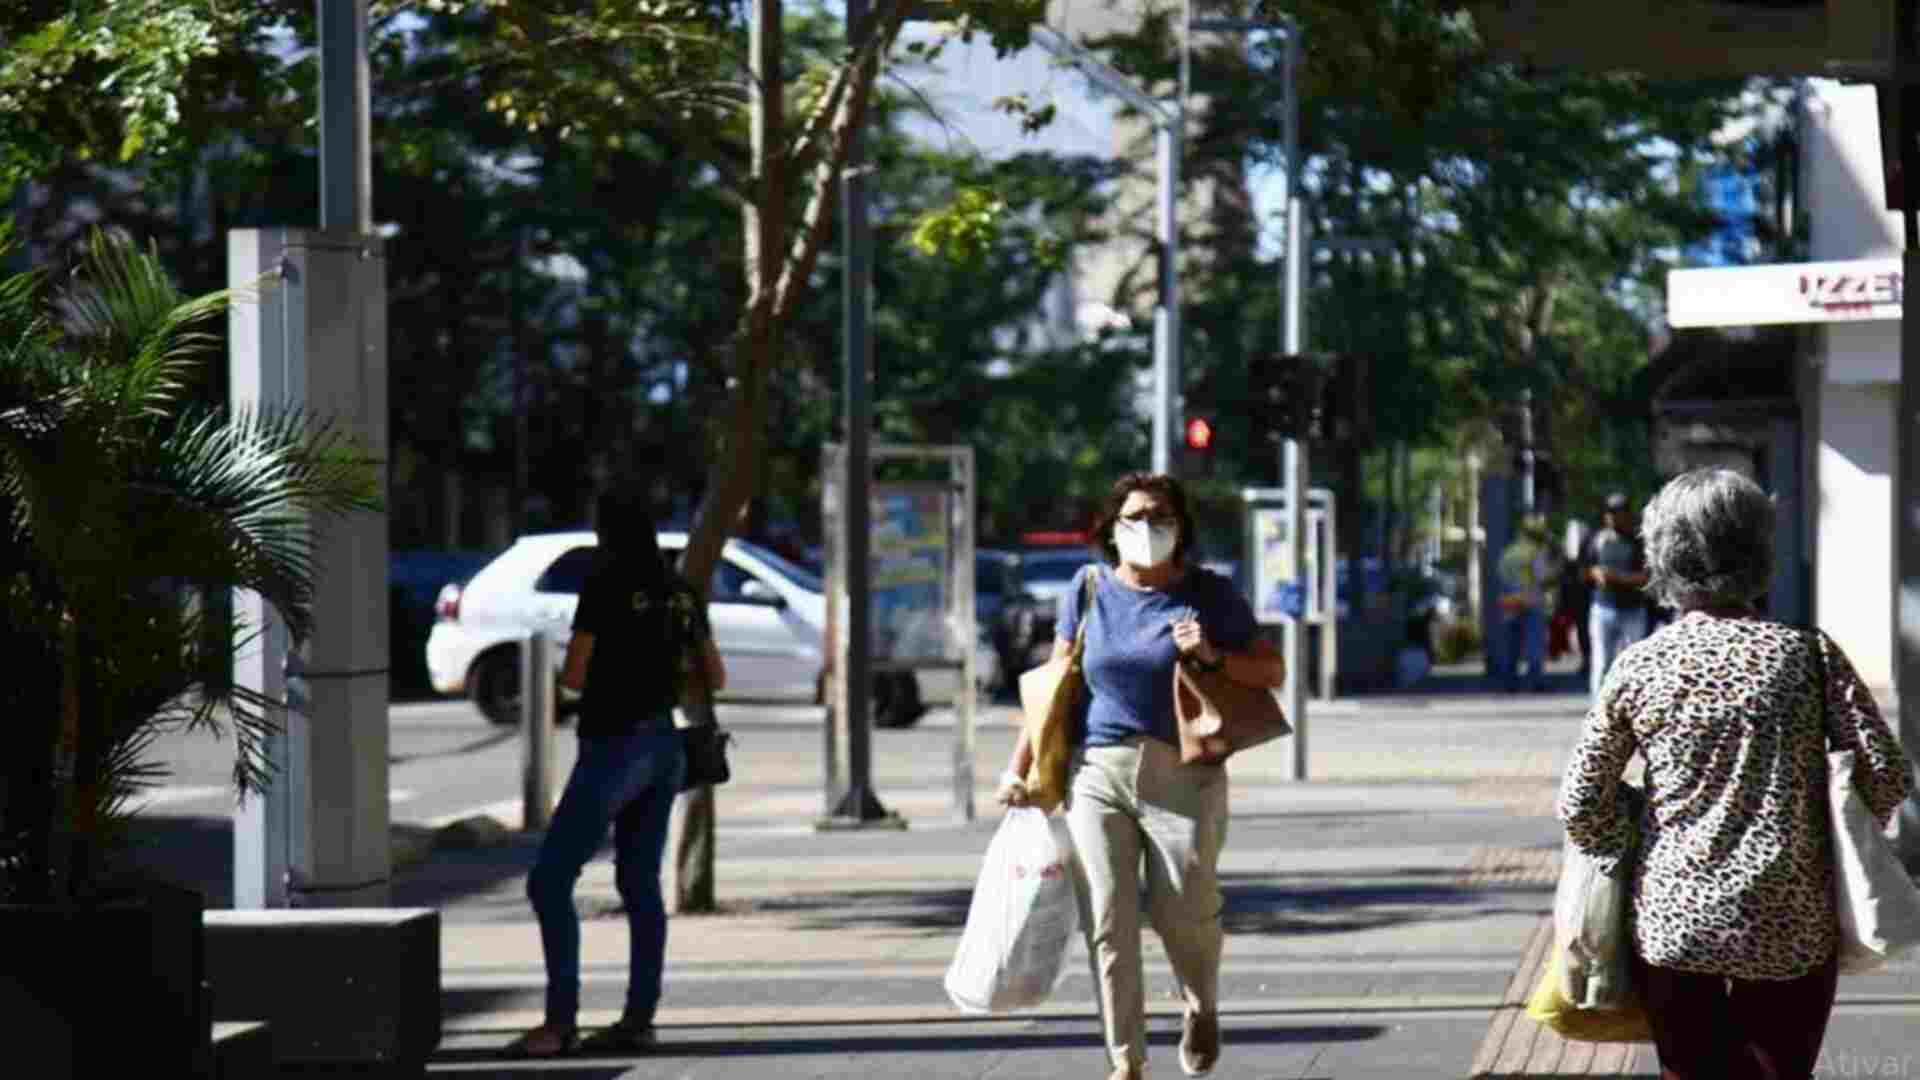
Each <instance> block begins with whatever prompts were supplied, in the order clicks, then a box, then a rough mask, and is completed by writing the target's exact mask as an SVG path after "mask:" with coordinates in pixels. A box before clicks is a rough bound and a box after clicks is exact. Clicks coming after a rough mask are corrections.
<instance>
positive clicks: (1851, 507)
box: [1814, 383, 1895, 688]
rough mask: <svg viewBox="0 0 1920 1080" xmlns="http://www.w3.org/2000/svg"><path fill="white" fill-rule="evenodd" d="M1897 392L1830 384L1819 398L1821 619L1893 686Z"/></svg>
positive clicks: (1865, 674)
mask: <svg viewBox="0 0 1920 1080" xmlns="http://www.w3.org/2000/svg"><path fill="white" fill-rule="evenodd" d="M1894 390H1895V388H1894V387H1891V386H1886V385H1874V386H1835V385H1833V384H1831V383H1829V384H1828V385H1827V386H1826V388H1825V390H1824V392H1823V393H1822V395H1821V401H1820V462H1819V478H1820V498H1819V502H1818V504H1817V513H1818V515H1819V516H1818V527H1817V539H1816V541H1815V543H1816V544H1817V548H1816V555H1815V559H1814V573H1815V574H1816V575H1818V577H1819V579H1820V587H1819V590H1818V599H1817V601H1816V607H1815V609H1814V611H1815V619H1816V620H1817V621H1818V622H1819V624H1820V626H1821V627H1822V628H1824V629H1825V630H1826V631H1827V632H1828V633H1830V634H1832V635H1833V636H1834V639H1835V640H1836V641H1838V642H1839V643H1840V646H1841V648H1843V649H1845V650H1846V651H1847V655H1848V657H1850V658H1851V659H1852V660H1853V664H1854V667H1855V668H1857V669H1858V670H1859V672H1860V677H1861V678H1862V679H1864V680H1865V681H1866V683H1867V685H1868V686H1871V687H1875V688H1885V687H1890V686H1892V685H1893V606H1892V603H1891V602H1890V600H1889V597H1890V596H1891V595H1892V589H1893V530H1892V525H1891V523H1890V521H1889V519H1888V513H1889V508H1890V507H1891V505H1892V499H1893V488H1892V464H1893V455H1892V449H1891V448H1892V445H1893V394H1894Z"/></svg>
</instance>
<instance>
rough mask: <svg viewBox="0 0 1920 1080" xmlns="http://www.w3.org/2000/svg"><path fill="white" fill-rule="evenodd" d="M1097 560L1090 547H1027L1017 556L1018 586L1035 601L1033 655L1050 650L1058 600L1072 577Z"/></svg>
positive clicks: (1068, 586)
mask: <svg viewBox="0 0 1920 1080" xmlns="http://www.w3.org/2000/svg"><path fill="white" fill-rule="evenodd" d="M1098 561H1099V559H1098V558H1097V557H1096V556H1095V555H1094V553H1093V551H1092V550H1091V549H1090V548H1086V547H1078V546H1075V547H1037V548H1027V549H1025V550H1023V551H1022V552H1021V553H1020V587H1021V589H1022V590H1024V591H1025V592H1026V594H1027V595H1028V596H1031V597H1033V601H1034V612H1033V634H1032V638H1031V647H1032V648H1033V649H1034V650H1035V654H1036V655H1037V654H1038V651H1039V650H1040V649H1043V648H1044V649H1051V648H1052V647H1053V624H1054V620H1055V619H1056V618H1058V617H1059V614H1060V599H1061V597H1063V596H1065V595H1066V593H1067V590H1068V589H1070V588H1072V587H1073V576H1074V575H1075V574H1077V573H1079V572H1080V568H1081V567H1083V566H1088V565H1091V564H1093V563H1095V562H1098ZM1029 659H1030V660H1031V657H1030V658H1029ZM1042 659H1044V657H1042ZM1022 670H1024V668H1023V669H1022Z"/></svg>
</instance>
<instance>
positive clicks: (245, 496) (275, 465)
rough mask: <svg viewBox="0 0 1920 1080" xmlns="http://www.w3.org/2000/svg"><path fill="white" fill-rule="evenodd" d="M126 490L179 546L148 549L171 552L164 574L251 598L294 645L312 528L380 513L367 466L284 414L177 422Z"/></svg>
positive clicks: (302, 621) (353, 452)
mask: <svg viewBox="0 0 1920 1080" xmlns="http://www.w3.org/2000/svg"><path fill="white" fill-rule="evenodd" d="M134 481H135V484H136V485H137V487H138V489H139V490H140V492H141V493H142V495H143V496H144V506H145V509H144V510H143V513H142V516H143V517H144V518H146V520H147V521H148V522H149V524H150V526H151V528H152V529H153V530H154V531H155V532H156V533H159V532H164V531H166V530H172V531H174V532H175V533H176V534H177V535H175V536H174V537H171V538H169V539H175V540H180V541H187V542H186V543H178V544H169V545H168V547H167V548H165V549H158V548H156V549H155V550H166V551H169V552H177V553H178V561H177V562H175V563H174V564H172V565H170V566H169V568H168V572H169V573H170V574H171V575H173V576H178V577H183V578H187V579H189V580H193V581H197V582H202V583H205V584H213V585H221V586H225V587H230V588H241V589H249V590H252V591H254V592H257V593H259V594H260V595H261V596H262V597H263V598H265V599H266V600H267V602H268V603H270V604H272V605H273V606H274V608H275V609H276V610H277V611H279V613H280V615H281V617H282V618H283V619H285V620H286V622H287V625H288V627H289V629H290V630H292V631H293V633H294V636H295V637H296V638H301V637H304V636H305V635H306V633H307V632H308V630H309V621H310V619H309V613H310V607H311V598H312V581H313V576H314V575H313V571H314V566H313V540H312V532H313V527H314V525H315V523H316V521H317V520H318V519H321V518H325V517H331V516H335V515H340V514H346V513H351V512H354V511H374V510H378V509H379V508H380V506H381V502H380V492H379V481H378V474H377V472H376V471H375V470H374V468H373V467H372V461H371V459H369V458H368V457H367V456H366V455H365V454H363V453H361V452H359V451H358V450H357V449H356V448H355V447H354V445H353V444H352V442H351V441H350V440H349V439H348V438H347V437H346V435H345V434H344V432H342V431H341V430H340V429H339V428H337V427H334V426H333V425H331V424H328V423H326V422H323V421H316V420H314V419H312V418H311V417H309V416H307V415H306V414H304V413H301V412H298V411H292V410H278V411H269V412H253V411H246V412H242V413H239V414H237V415H234V416H232V417H230V418H226V417H221V416H219V415H217V414H210V415H207V416H204V417H201V418H199V419H198V420H190V421H187V422H183V423H182V424H181V425H180V426H179V427H178V428H177V429H176V430H175V431H174V432H173V433H172V434H171V435H170V436H169V437H168V438H167V439H166V440H165V441H164V442H163V443H162V445H161V446H160V447H159V452H158V453H156V454H155V455H153V457H152V459H151V461H150V462H149V464H148V467H147V468H146V469H143V470H141V471H140V473H138V474H137V475H136V477H135V478H134ZM154 539H156V540H157V539H161V537H158V536H156V537H155V538H154ZM149 546H151V545H149ZM169 557H170V556H164V555H163V556H162V559H163V560H165V559H168V558H169Z"/></svg>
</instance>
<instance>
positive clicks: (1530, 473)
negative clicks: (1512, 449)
mask: <svg viewBox="0 0 1920 1080" xmlns="http://www.w3.org/2000/svg"><path fill="white" fill-rule="evenodd" d="M1538 505H1539V502H1538V500H1537V498H1536V494H1535V490H1534V453H1533V388H1532V387H1526V388H1525V389H1522V390H1521V391H1520V512H1521V513H1522V514H1531V513H1533V511H1534V508H1535V507H1536V506H1538Z"/></svg>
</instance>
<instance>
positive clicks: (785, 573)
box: [734, 540, 827, 593]
mask: <svg viewBox="0 0 1920 1080" xmlns="http://www.w3.org/2000/svg"><path fill="white" fill-rule="evenodd" d="M734 543H735V544H737V545H739V547H740V548H741V550H743V551H745V552H746V553H747V554H749V555H751V556H753V557H754V558H756V559H759V560H760V561H761V562H763V563H766V564H767V566H768V567H770V568H771V569H772V570H773V571H774V573H777V574H779V575H780V576H781V577H783V578H786V579H787V580H788V581H791V582H793V583H794V584H795V585H798V586H800V587H801V588H803V589H805V590H807V591H808V592H812V593H817V592H826V591H827V583H826V582H824V581H821V580H820V575H818V574H816V573H814V572H813V571H811V570H809V569H807V568H806V567H804V566H801V565H800V564H799V563H797V562H794V561H793V560H791V559H789V558H787V557H785V556H783V555H781V554H779V553H778V552H776V551H774V550H773V549H772V548H767V547H762V546H760V545H759V544H756V543H754V542H752V541H751V540H735V541H734Z"/></svg>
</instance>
